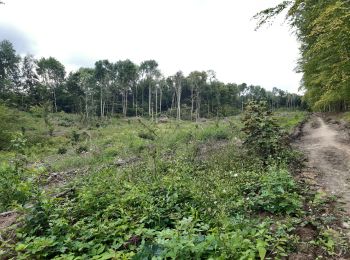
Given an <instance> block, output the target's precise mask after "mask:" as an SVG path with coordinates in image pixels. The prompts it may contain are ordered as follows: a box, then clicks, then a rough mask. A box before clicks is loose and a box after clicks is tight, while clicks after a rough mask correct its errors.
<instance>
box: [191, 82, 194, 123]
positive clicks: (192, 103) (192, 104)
mask: <svg viewBox="0 0 350 260" xmlns="http://www.w3.org/2000/svg"><path fill="white" fill-rule="evenodd" d="M193 99H194V97H193V87H192V88H191V121H192V120H193V106H194V100H193Z"/></svg>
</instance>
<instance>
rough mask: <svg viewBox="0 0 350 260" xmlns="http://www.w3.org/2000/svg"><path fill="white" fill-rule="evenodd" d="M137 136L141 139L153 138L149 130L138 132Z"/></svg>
mask: <svg viewBox="0 0 350 260" xmlns="http://www.w3.org/2000/svg"><path fill="white" fill-rule="evenodd" d="M138 137H140V138H142V139H148V140H154V135H153V134H152V133H150V132H145V131H142V132H139V133H138Z"/></svg>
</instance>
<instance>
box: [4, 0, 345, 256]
mask: <svg viewBox="0 0 350 260" xmlns="http://www.w3.org/2000/svg"><path fill="white" fill-rule="evenodd" d="M77 1H78V0H77ZM252 1H253V0H252ZM259 1H260V0H259ZM5 2H6V3H3V2H2V1H0V11H1V9H2V8H7V7H9V9H8V10H10V5H11V3H10V1H5ZM63 2H64V1H63ZM111 2H113V3H114V4H115V6H117V7H121V6H122V4H121V2H119V1H111ZM169 2H171V1H169ZM186 2H187V0H186ZM188 2H191V3H192V2H193V3H195V5H194V6H195V8H199V7H200V6H199V5H198V3H197V1H188ZM203 2H204V1H203ZM207 2H208V3H209V2H211V3H213V2H214V1H207ZM234 2H235V3H234V4H233V5H234V6H236V7H237V8H240V7H241V5H242V3H240V4H239V3H238V2H236V1H234ZM83 3H84V4H86V5H87V7H88V6H89V5H92V7H93V8H94V12H95V9H96V12H97V10H104V11H105V12H106V10H105V9H104V8H105V7H104V5H100V4H98V5H96V4H95V3H87V2H85V1H83ZM178 3H179V5H182V4H183V3H181V1H178ZM193 3H192V4H193ZM21 4H23V3H21ZM42 4H43V3H42ZM105 4H109V3H108V1H106V3H105ZM139 4H140V3H139ZM256 4H258V2H256ZM149 5H150V6H151V1H150V2H149ZM216 5H217V6H220V4H219V1H215V6H216ZM35 6H36V7H38V4H37V3H35V2H33V10H34V8H35ZM72 6H73V4H72ZM187 7H188V6H187ZM201 7H203V6H201ZM349 7H350V2H349V1H342V0H287V1H281V3H280V4H278V5H277V6H275V7H271V8H268V9H265V10H262V11H260V12H259V13H257V14H256V15H255V16H254V17H253V21H254V23H256V25H257V28H256V29H257V30H258V29H260V28H261V27H263V26H265V25H271V24H272V23H273V22H274V19H276V18H277V17H278V16H281V15H285V19H286V23H287V24H288V25H289V26H290V28H291V29H292V30H293V33H294V34H295V36H296V38H297V40H298V42H299V44H300V46H299V47H300V49H299V52H300V57H299V60H298V62H297V64H296V67H297V71H298V72H299V73H301V74H302V81H301V83H300V89H299V90H300V91H299V93H298V94H295V93H289V92H288V91H287V90H284V89H283V87H281V86H276V87H274V88H271V89H270V90H267V89H265V88H263V87H262V86H259V85H250V84H248V83H239V84H237V83H227V82H223V81H220V79H218V78H217V76H216V73H215V72H214V71H213V70H210V68H208V70H206V71H202V70H193V71H192V72H190V73H188V74H186V73H183V72H182V71H178V72H176V73H175V74H174V75H164V74H163V73H162V69H161V67H162V66H161V64H158V62H157V61H156V60H153V59H149V60H144V61H142V62H140V64H137V63H134V62H133V61H131V60H129V59H122V60H113V61H112V60H108V59H103V60H97V61H96V62H95V63H94V65H93V66H91V67H85V66H83V67H80V68H79V69H77V70H69V69H68V68H69V66H67V64H66V66H65V65H64V62H60V61H59V60H58V59H56V58H55V57H53V56H55V55H54V54H53V56H50V55H48V56H45V57H40V56H39V57H38V55H31V54H27V55H23V51H21V50H16V48H15V47H14V46H16V45H15V43H12V42H11V41H9V40H7V39H2V37H1V35H0V41H1V42H0V259H1V260H3V259H4V260H8V259H57V260H58V259H61V260H63V259H69V260H85V259H86V260H87V259H96V260H107V259H117V260H119V259H123V260H126V259H133V260H134V259H135V260H141V259H142V260H146V259H152V260H153V259H157V260H158V259H159V260H160V259H174V260H175V259H241V260H254V259H260V260H264V259H290V260H300V259H303V260H314V259H348V258H349V257H350V236H349V234H350V181H349V176H348V175H349V172H350V163H349V162H350V146H349V143H350V111H348V110H349V105H350V60H349V59H350V56H349V50H350V9H349ZM31 8H32V7H31ZM72 8H73V7H72ZM79 8H80V7H79ZM159 8H161V7H159ZM146 9H147V10H148V11H150V10H151V7H149V8H148V7H147V8H146ZM261 9H262V8H261ZM261 9H259V10H261ZM16 10H17V9H16ZM87 10H88V9H86V10H85V11H86V12H88V11H87ZM162 10H163V12H164V9H162ZM196 10H197V9H196ZM198 10H199V9H198ZM201 10H202V9H201ZM221 11H222V10H221ZM239 11H241V10H240V9H239ZM74 14H75V13H74ZM102 14H104V12H102ZM253 15H254V14H252V16H253ZM68 17H69V14H68V12H67V19H68ZM191 18H192V13H191ZM251 18H252V17H247V19H251ZM16 19H19V18H16ZM33 19H34V18H33ZM133 19H136V20H137V17H133ZM75 20H76V16H74V21H75ZM191 21H192V20H191ZM94 22H96V24H99V23H98V19H95V20H94ZM143 22H144V21H143ZM162 22H164V23H165V22H166V21H165V20H164V21H162ZM47 23H48V24H49V25H52V23H53V22H52V21H47ZM28 24H29V23H28ZM43 26H44V25H43ZM60 26H61V25H60ZM125 26H126V27H128V26H127V25H125ZM138 26H139V25H138ZM186 26H187V25H186ZM29 27H30V26H29V25H28V28H29ZM66 29H67V28H66ZM90 29H91V30H93V29H92V28H89V30H90ZM0 31H1V27H0ZM252 31H253V32H254V30H253V28H252ZM95 33H97V32H96V31H95ZM254 33H255V32H254ZM91 34H92V33H91ZM276 37H277V36H276ZM278 37H280V36H278ZM63 40H65V39H62V41H63ZM192 40H193V39H192ZM256 44H259V43H256ZM213 51H214V50H213ZM244 51H245V50H244ZM147 54H148V53H147ZM151 57H152V56H151ZM141 60H142V59H141ZM184 62H185V61H184ZM253 62H254V61H253ZM232 73H234V71H233V72H232ZM273 73H278V72H273ZM252 78H253V76H252Z"/></svg>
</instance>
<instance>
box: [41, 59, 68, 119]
mask: <svg viewBox="0 0 350 260" xmlns="http://www.w3.org/2000/svg"><path fill="white" fill-rule="evenodd" d="M37 73H38V75H39V76H40V78H41V81H42V83H43V84H44V85H45V86H46V87H47V88H48V89H50V91H51V92H52V96H53V103H54V108H55V112H57V110H58V109H57V97H56V91H57V88H58V87H59V86H60V84H62V83H63V80H64V77H65V74H66V72H65V69H64V66H63V65H62V64H61V63H60V62H59V61H58V60H56V59H55V58H53V57H49V58H47V59H46V58H41V59H40V60H39V62H38V68H37Z"/></svg>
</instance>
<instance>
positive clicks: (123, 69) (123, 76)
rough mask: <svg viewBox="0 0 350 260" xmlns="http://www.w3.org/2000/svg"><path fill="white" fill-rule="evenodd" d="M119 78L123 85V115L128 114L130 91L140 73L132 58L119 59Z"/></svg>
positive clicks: (121, 85)
mask: <svg viewBox="0 0 350 260" xmlns="http://www.w3.org/2000/svg"><path fill="white" fill-rule="evenodd" d="M116 68H117V80H118V83H119V85H120V87H121V93H122V98H123V99H122V107H123V115H124V116H126V114H127V110H128V93H129V91H130V90H132V87H133V86H134V85H135V83H136V80H137V77H138V74H137V72H138V71H137V66H136V65H135V64H134V63H133V62H132V61H130V60H125V61H118V62H117V64H116Z"/></svg>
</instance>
